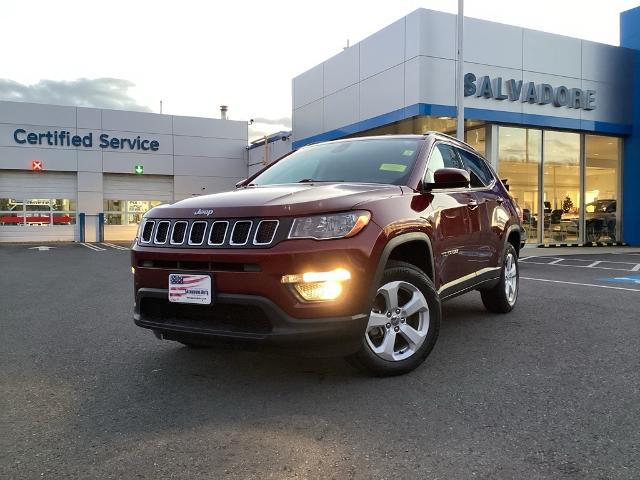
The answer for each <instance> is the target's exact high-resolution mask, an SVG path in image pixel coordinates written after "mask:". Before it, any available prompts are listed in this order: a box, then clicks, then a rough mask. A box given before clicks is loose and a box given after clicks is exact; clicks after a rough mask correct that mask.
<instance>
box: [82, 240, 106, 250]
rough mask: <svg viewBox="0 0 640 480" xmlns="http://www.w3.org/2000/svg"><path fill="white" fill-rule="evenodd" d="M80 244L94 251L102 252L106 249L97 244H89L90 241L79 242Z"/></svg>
mask: <svg viewBox="0 0 640 480" xmlns="http://www.w3.org/2000/svg"><path fill="white" fill-rule="evenodd" d="M80 245H82V246H83V247H87V248H88V249H90V250H94V251H96V252H104V251H105V250H106V248H102V247H98V246H97V245H91V244H90V243H84V242H80Z"/></svg>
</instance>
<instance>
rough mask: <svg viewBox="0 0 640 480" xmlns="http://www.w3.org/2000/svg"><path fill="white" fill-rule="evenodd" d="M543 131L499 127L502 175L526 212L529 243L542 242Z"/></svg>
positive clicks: (499, 162)
mask: <svg viewBox="0 0 640 480" xmlns="http://www.w3.org/2000/svg"><path fill="white" fill-rule="evenodd" d="M541 161H542V132H541V131H540V130H533V129H526V128H512V127H499V128H498V176H499V177H500V178H501V179H506V180H507V185H508V186H509V193H510V194H511V196H512V197H513V198H514V199H515V200H516V202H517V203H518V205H519V206H520V208H522V212H523V221H524V228H525V230H526V232H527V233H526V241H527V242H537V243H539V242H540V229H539V227H538V224H539V220H540V212H539V207H538V205H539V204H540V201H539V199H540V197H539V195H540V193H539V192H540V186H539V184H538V183H539V180H538V178H539V172H540V163H541Z"/></svg>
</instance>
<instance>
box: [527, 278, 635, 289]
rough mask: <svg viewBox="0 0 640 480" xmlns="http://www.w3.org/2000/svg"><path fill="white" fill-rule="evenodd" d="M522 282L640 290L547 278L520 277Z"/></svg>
mask: <svg viewBox="0 0 640 480" xmlns="http://www.w3.org/2000/svg"><path fill="white" fill-rule="evenodd" d="M520 279H521V280H534V281H536V282H549V283H564V284H567V285H580V286H582V287H596V288H609V289H611V290H626V291H627V292H638V293H640V290H639V289H636V288H624V287H610V286H608V285H596V284H594V283H578V282H566V281H564V280H549V279H546V278H531V277H520Z"/></svg>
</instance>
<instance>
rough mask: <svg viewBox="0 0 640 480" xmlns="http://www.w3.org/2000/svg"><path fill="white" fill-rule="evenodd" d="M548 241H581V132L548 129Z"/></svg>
mask: <svg viewBox="0 0 640 480" xmlns="http://www.w3.org/2000/svg"><path fill="white" fill-rule="evenodd" d="M543 142H544V145H543V148H544V173H543V183H542V184H543V185H544V196H543V202H544V203H543V205H544V242H545V243H553V242H563V243H565V242H566V243H577V242H578V241H579V240H580V210H579V208H580V201H581V199H580V134H578V133H569V132H553V131H545V132H544V140H543Z"/></svg>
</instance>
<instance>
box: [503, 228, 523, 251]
mask: <svg viewBox="0 0 640 480" xmlns="http://www.w3.org/2000/svg"><path fill="white" fill-rule="evenodd" d="M521 240H522V238H521V232H520V225H518V224H513V225H510V226H509V227H508V228H507V231H506V232H505V235H504V247H505V248H506V246H507V243H510V244H511V245H513V248H515V249H516V253H517V254H518V256H520V241H521ZM503 251H504V248H503Z"/></svg>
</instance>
